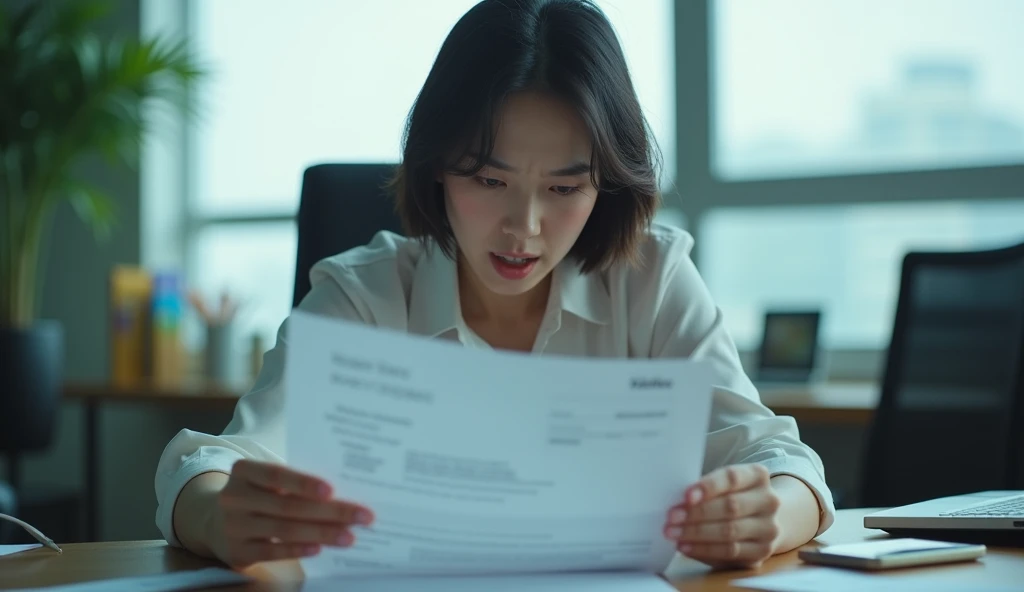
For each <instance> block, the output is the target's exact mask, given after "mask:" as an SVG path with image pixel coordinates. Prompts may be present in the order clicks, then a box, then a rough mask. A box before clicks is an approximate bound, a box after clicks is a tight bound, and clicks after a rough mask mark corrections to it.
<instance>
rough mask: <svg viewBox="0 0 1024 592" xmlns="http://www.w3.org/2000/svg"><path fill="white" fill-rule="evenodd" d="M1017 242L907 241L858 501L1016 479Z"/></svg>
mask: <svg viewBox="0 0 1024 592" xmlns="http://www.w3.org/2000/svg"><path fill="white" fill-rule="evenodd" d="M1022 407H1024V243H1021V244H1019V245H1016V246H1012V247H1008V248H1003V249H995V250H986V251H975V252H963V253H938V252H935V253H910V254H908V255H907V256H906V257H905V259H904V261H903V271H902V280H901V285H900V292H899V301H898V304H897V309H896V318H895V322H894V326H893V333H892V340H891V343H890V346H889V351H888V359H887V365H886V369H885V377H884V380H883V384H882V395H881V400H880V402H879V407H878V409H877V411H876V416H875V420H874V422H873V425H872V427H871V432H870V434H869V438H868V440H869V442H868V450H867V456H866V458H865V459H864V468H865V470H864V483H863V493H862V499H861V505H863V506H866V507H882V506H897V505H903V504H908V503H914V502H918V501H923V500H926V499H931V498H936V497H943V496H946V495H954V494H959V493H968V492H971V491H980V490H988V489H1013V488H1024V482H1020V479H1021V477H1022V476H1024V475H1020V474H1019V473H1020V468H1021V467H1022V466H1024V465H1022V464H1021V463H1022V460H1021V459H1020V458H1018V455H1019V453H1020V449H1021V447H1022V446H1024V440H1022V436H1021V434H1022V433H1024V418H1022V414H1024V409H1022Z"/></svg>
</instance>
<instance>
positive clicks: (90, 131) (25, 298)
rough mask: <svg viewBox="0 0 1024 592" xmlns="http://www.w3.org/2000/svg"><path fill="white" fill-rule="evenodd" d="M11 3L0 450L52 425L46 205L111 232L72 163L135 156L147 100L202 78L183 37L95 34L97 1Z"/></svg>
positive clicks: (92, 190)
mask: <svg viewBox="0 0 1024 592" xmlns="http://www.w3.org/2000/svg"><path fill="white" fill-rule="evenodd" d="M5 6H7V8H5ZM16 6H18V7H19V8H17V9H13V10H12V9H11V8H10V3H8V4H6V5H5V4H0V97H2V99H0V352H2V354H0V410H2V412H0V452H3V451H4V450H5V449H6V450H31V449H37V448H40V447H42V446H46V445H47V444H48V442H49V439H50V436H51V433H52V425H53V417H54V415H55V413H56V401H57V400H58V398H59V394H60V390H61V388H62V384H61V382H62V379H61V376H62V367H63V333H62V330H61V327H60V325H59V323H57V322H54V321H45V320H42V319H39V318H38V317H37V311H36V304H37V302H38V300H39V293H40V290H41V286H40V283H41V281H40V280H41V277H40V275H41V274H40V273H39V272H40V268H41V261H40V246H41V244H42V243H43V242H44V241H45V240H46V238H47V230H48V228H49V223H50V219H51V217H52V214H53V212H54V210H55V209H56V208H58V207H66V206H65V204H70V206H72V207H73V208H74V210H75V211H76V212H77V213H78V215H79V216H80V217H81V219H82V221H83V222H84V223H86V224H88V225H89V226H91V228H92V230H93V231H94V232H95V234H96V236H97V238H102V237H103V236H105V235H106V234H108V233H109V232H110V231H111V229H112V227H113V225H114V222H115V209H114V207H113V203H114V202H113V201H112V200H111V199H110V197H109V196H107V195H105V194H104V193H103V192H102V191H100V190H99V189H97V188H96V187H93V186H90V185H89V184H87V183H86V182H85V181H84V179H83V178H81V177H80V174H81V162H82V161H83V159H84V158H86V157H90V156H94V155H97V154H98V155H101V156H103V157H105V158H106V159H107V160H109V161H110V162H112V163H124V164H128V165H131V166H134V165H135V164H137V161H138V154H139V151H140V146H141V141H142V138H143V136H144V134H145V132H146V130H147V123H148V120H149V118H150V116H151V115H152V114H153V113H154V111H153V110H152V108H153V107H157V108H159V107H170V108H172V109H188V107H189V101H188V97H189V96H190V92H189V90H190V88H191V87H192V86H193V83H194V82H196V81H197V80H198V79H199V78H200V77H201V76H202V74H203V73H202V71H201V69H200V68H199V67H198V66H197V65H196V63H195V62H194V61H193V58H192V57H191V56H190V55H189V52H188V51H187V46H186V45H185V44H184V42H169V41H167V40H164V39H148V40H146V39H138V38H135V37H133V36H128V35H123V36H121V35H117V34H114V35H110V34H103V33H101V32H100V29H99V27H100V25H101V19H103V17H105V16H106V14H107V13H108V9H109V6H108V5H107V4H106V3H103V2H96V1H90V0H70V1H67V0H65V1H55V0H46V1H45V2H42V1H28V2H23V3H17V4H16Z"/></svg>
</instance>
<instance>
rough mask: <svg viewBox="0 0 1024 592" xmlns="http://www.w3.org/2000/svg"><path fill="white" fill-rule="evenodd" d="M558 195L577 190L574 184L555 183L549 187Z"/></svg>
mask: <svg viewBox="0 0 1024 592" xmlns="http://www.w3.org/2000/svg"><path fill="white" fill-rule="evenodd" d="M551 189H552V190H554V192H555V193H557V194H558V195H569V194H571V193H574V192H576V191H578V190H579V187H577V186H575V185H555V186H554V187H552V188H551Z"/></svg>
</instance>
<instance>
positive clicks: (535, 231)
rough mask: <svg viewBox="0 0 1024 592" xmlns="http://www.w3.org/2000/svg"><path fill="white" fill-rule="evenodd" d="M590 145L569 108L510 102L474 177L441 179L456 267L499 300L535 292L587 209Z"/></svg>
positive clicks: (527, 96) (519, 98)
mask: <svg viewBox="0 0 1024 592" xmlns="http://www.w3.org/2000/svg"><path fill="white" fill-rule="evenodd" d="M590 155H591V141H590V135H589V133H588V132H587V129H586V127H585V126H584V124H583V121H582V120H581V119H580V117H579V115H577V113H576V112H575V110H573V109H572V108H571V107H570V106H568V105H566V104H564V103H562V102H560V101H558V100H556V99H553V98H551V97H548V96H545V95H542V94H538V93H521V94H518V95H514V96H512V97H510V98H509V99H508V100H507V101H506V103H505V105H504V107H503V109H502V111H501V113H500V123H499V126H498V131H497V134H496V137H495V145H494V151H493V154H492V158H491V161H490V162H488V163H487V166H485V167H484V168H483V169H482V170H480V172H479V173H477V175H476V176H474V177H460V176H457V175H453V174H449V173H446V174H444V176H443V182H444V188H445V204H446V208H447V212H448V220H449V223H450V224H451V227H452V232H453V233H454V235H455V240H456V242H457V243H458V246H459V251H460V256H461V257H462V259H463V264H464V267H466V268H468V269H470V270H471V271H472V272H473V273H474V275H475V276H476V278H477V279H478V280H479V281H480V283H482V284H483V285H484V286H485V287H486V288H488V289H489V290H490V291H492V292H494V293H496V294H501V295H505V296H514V295H518V294H524V293H526V292H528V291H530V290H531V289H532V288H534V287H536V286H537V285H538V284H539V283H540V282H541V280H543V279H544V278H545V277H547V275H548V273H550V272H551V270H552V269H554V267H555V266H557V265H558V264H559V262H561V261H562V259H563V258H564V257H565V256H566V254H567V253H568V252H569V250H570V249H571V248H572V246H573V244H574V243H575V242H576V238H577V237H578V236H579V235H580V232H581V231H582V230H583V226H584V225H585V224H586V223H587V218H589V217H590V212H591V211H593V209H594V203H595V200H596V198H597V188H596V187H594V184H593V183H592V182H591V175H590Z"/></svg>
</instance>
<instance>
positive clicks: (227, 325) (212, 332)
mask: <svg viewBox="0 0 1024 592" xmlns="http://www.w3.org/2000/svg"><path fill="white" fill-rule="evenodd" d="M189 300H190V301H191V302H192V306H193V307H195V309H196V311H197V312H198V313H199V316H200V317H202V319H203V323H204V325H205V326H206V349H205V356H204V372H203V373H204V376H205V377H206V378H207V379H208V380H210V381H213V382H216V383H219V384H221V385H231V384H234V382H235V381H236V380H237V379H238V372H237V368H236V366H237V364H236V363H235V362H236V358H237V357H238V356H235V355H234V354H233V349H234V348H233V345H234V341H235V339H234V333H235V330H234V329H235V323H234V319H235V313H236V312H237V311H238V302H237V301H234V300H231V299H230V298H229V297H228V295H227V294H226V293H223V294H221V297H220V309H219V310H217V311H212V310H210V308H208V307H207V306H206V304H205V303H204V302H203V301H202V299H201V298H200V297H199V296H198V295H197V294H195V293H192V294H190V295H189Z"/></svg>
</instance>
